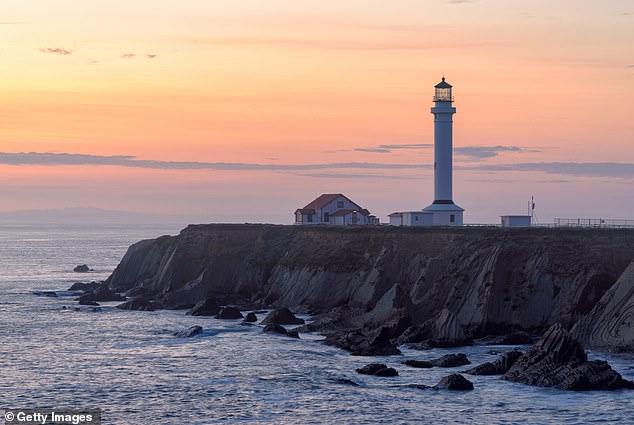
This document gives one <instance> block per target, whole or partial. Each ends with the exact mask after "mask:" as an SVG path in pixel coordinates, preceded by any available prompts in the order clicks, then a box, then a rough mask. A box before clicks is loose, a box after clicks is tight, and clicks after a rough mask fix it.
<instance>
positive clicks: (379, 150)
mask: <svg viewBox="0 0 634 425" xmlns="http://www.w3.org/2000/svg"><path fill="white" fill-rule="evenodd" d="M433 147H434V145H432V144H430V143H410V144H395V145H379V146H375V147H371V148H355V149H353V151H355V152H375V153H389V152H392V151H393V150H395V149H429V148H433Z"/></svg>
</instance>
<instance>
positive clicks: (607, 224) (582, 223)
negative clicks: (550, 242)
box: [554, 218, 634, 229]
mask: <svg viewBox="0 0 634 425" xmlns="http://www.w3.org/2000/svg"><path fill="white" fill-rule="evenodd" d="M554 226H555V227H602V228H611V229H621V228H624V229H628V228H634V220H619V219H608V218H556V219H555V222H554Z"/></svg>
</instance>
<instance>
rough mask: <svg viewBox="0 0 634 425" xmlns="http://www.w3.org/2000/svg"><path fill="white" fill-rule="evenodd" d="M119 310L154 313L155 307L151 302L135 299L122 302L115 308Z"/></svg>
mask: <svg viewBox="0 0 634 425" xmlns="http://www.w3.org/2000/svg"><path fill="white" fill-rule="evenodd" d="M117 308H118V309H121V310H138V311H154V310H156V308H157V306H156V303H155V302H154V301H153V300H145V299H142V298H141V299H136V300H130V301H127V302H124V303H123V304H119V305H118V306H117Z"/></svg>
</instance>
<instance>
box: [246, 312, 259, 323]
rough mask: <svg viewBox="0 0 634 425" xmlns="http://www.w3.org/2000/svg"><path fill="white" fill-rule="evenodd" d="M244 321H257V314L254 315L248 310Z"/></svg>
mask: <svg viewBox="0 0 634 425" xmlns="http://www.w3.org/2000/svg"><path fill="white" fill-rule="evenodd" d="M244 321H245V322H247V323H254V322H257V321H258V316H256V315H255V313H254V312H252V311H250V312H248V313H247V316H246V317H245V318H244Z"/></svg>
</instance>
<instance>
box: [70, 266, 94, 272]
mask: <svg viewBox="0 0 634 425" xmlns="http://www.w3.org/2000/svg"><path fill="white" fill-rule="evenodd" d="M73 271H74V272H75V273H88V272H91V271H92V269H91V268H89V267H88V266H87V265H85V264H82V265H80V266H77V267H75V268H74V269H73Z"/></svg>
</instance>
